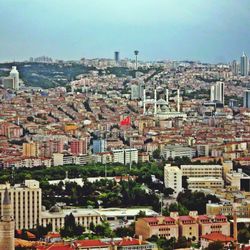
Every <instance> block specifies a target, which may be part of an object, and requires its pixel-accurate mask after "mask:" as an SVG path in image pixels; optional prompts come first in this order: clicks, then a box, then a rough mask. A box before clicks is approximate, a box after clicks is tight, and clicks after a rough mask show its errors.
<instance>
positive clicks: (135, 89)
mask: <svg viewBox="0 0 250 250" xmlns="http://www.w3.org/2000/svg"><path fill="white" fill-rule="evenodd" d="M139 98H140V87H139V85H137V84H132V85H131V100H136V99H139Z"/></svg>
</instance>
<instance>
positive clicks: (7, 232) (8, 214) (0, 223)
mask: <svg viewBox="0 0 250 250" xmlns="http://www.w3.org/2000/svg"><path fill="white" fill-rule="evenodd" d="M2 211H3V214H2V216H1V219H0V249H4V250H14V249H15V246H14V238H15V234H14V232H15V225H14V219H13V212H12V204H11V201H10V197H9V191H8V189H7V187H6V189H5V192H4V198H3V210H2Z"/></svg>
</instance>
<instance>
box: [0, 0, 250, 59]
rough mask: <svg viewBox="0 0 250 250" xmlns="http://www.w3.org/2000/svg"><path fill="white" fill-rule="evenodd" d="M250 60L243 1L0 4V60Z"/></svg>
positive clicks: (13, 0)
mask: <svg viewBox="0 0 250 250" xmlns="http://www.w3.org/2000/svg"><path fill="white" fill-rule="evenodd" d="M134 50H139V59H141V60H147V61H150V60H200V61H202V62H211V63H217V62H229V61H231V60H233V59H237V60H239V57H240V56H241V54H242V52H243V51H245V53H246V54H247V55H249V56H250V1H249V0H0V61H11V60H16V61H18V60H25V59H29V57H38V56H43V55H45V56H50V57H52V58H54V59H65V60H70V59H72V60H73V59H74V60H75V59H76V60H78V59H80V58H82V57H85V58H97V57H98V58H101V57H105V58H113V56H114V51H119V52H120V57H121V58H133V57H134V56H133V51H134Z"/></svg>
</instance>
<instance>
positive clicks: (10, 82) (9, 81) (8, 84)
mask: <svg viewBox="0 0 250 250" xmlns="http://www.w3.org/2000/svg"><path fill="white" fill-rule="evenodd" d="M2 82H3V86H4V88H6V89H14V87H15V81H14V79H13V78H12V77H4V78H3V81H2Z"/></svg>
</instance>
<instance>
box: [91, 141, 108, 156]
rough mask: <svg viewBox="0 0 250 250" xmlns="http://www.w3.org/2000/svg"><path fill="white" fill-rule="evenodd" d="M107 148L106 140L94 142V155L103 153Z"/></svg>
mask: <svg viewBox="0 0 250 250" xmlns="http://www.w3.org/2000/svg"><path fill="white" fill-rule="evenodd" d="M106 148H107V142H106V140H104V139H97V140H93V153H94V154H96V153H103V152H105V150H106Z"/></svg>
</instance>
